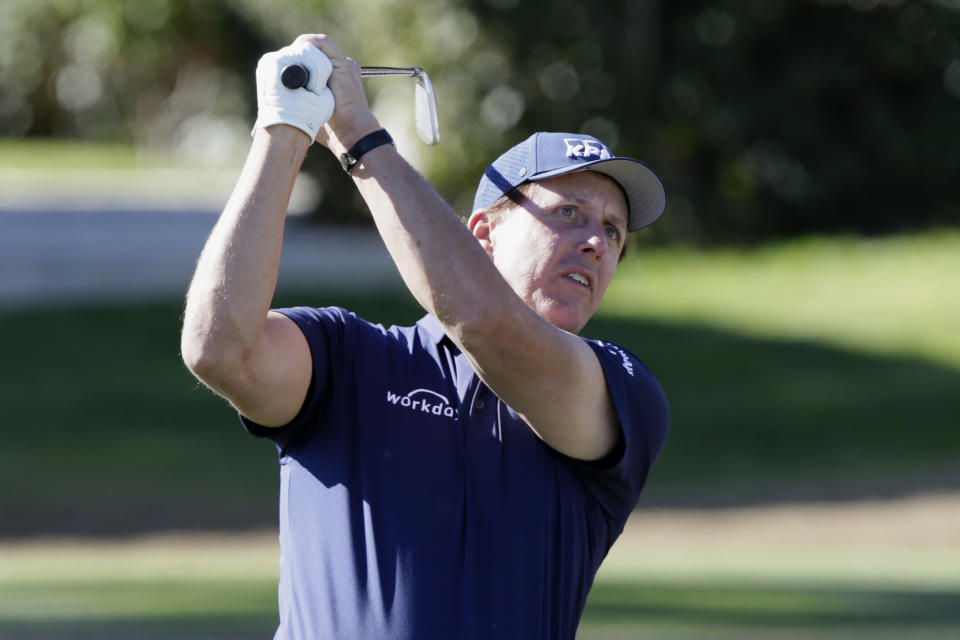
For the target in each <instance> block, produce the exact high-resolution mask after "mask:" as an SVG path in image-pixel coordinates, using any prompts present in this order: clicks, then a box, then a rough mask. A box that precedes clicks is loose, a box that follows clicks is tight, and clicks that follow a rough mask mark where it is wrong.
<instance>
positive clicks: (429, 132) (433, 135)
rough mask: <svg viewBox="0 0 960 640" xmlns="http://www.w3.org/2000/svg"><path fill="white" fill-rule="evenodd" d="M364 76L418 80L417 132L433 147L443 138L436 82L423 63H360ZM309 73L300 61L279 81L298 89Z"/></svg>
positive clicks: (304, 84) (415, 102)
mask: <svg viewBox="0 0 960 640" xmlns="http://www.w3.org/2000/svg"><path fill="white" fill-rule="evenodd" d="M360 75H361V76H362V77H364V78H389V77H405V78H413V79H414V80H416V83H417V84H416V86H415V87H414V91H413V114H414V121H415V122H416V125H417V134H418V135H419V136H420V139H421V140H423V144H425V145H427V146H428V147H432V146H433V145H435V144H437V142H439V141H440V127H439V123H438V121H437V101H436V98H435V97H434V95H433V85H432V84H431V83H430V77H429V76H427V72H426V71H424V70H423V69H421V68H420V67H409V68H397V67H361V68H360ZM309 79H310V73H309V72H308V71H307V70H306V69H305V68H304V67H303V66H301V65H299V64H291V65H287V66H286V67H284V68H283V70H282V71H281V72H280V81H281V82H282V83H283V86H285V87H286V88H288V89H299V88H300V87H304V86H306V84H307V81H308V80H309Z"/></svg>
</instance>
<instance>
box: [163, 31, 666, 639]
mask: <svg viewBox="0 0 960 640" xmlns="http://www.w3.org/2000/svg"><path fill="white" fill-rule="evenodd" d="M321 52H322V53H321ZM292 62H296V63H299V64H302V65H303V66H305V67H307V69H308V71H309V72H310V78H311V83H312V84H308V86H307V88H306V89H297V90H293V91H291V90H287V89H285V88H284V87H283V86H282V85H281V84H280V83H279V80H278V76H279V71H280V69H281V68H282V67H283V66H284V65H286V64H290V63H292ZM257 77H258V95H259V102H260V112H259V115H258V120H257V125H256V126H255V130H254V135H253V144H252V148H251V152H250V155H249V157H248V158H247V161H246V164H245V165H244V169H243V172H242V174H241V177H240V180H239V182H238V184H237V186H236V188H235V190H234V192H233V194H232V196H231V198H230V200H229V202H228V203H227V205H226V207H225V209H224V212H223V215H222V216H221V219H220V220H219V221H218V223H217V225H216V226H215V228H214V230H213V232H212V233H211V235H210V238H209V240H208V241H207V244H206V246H205V248H204V250H203V253H202V255H201V257H200V260H199V262H198V265H197V270H196V274H195V276H194V279H193V282H192V283H191V285H190V290H189V293H188V296H187V305H186V311H185V314H184V327H183V335H182V352H183V358H184V361H185V362H186V364H187V366H188V367H189V368H190V370H191V371H193V372H194V374H195V375H196V376H197V377H198V378H200V379H201V380H202V381H203V382H204V383H206V384H207V385H209V386H210V387H211V388H213V389H214V390H216V391H217V392H218V393H220V394H221V395H223V396H225V397H226V398H227V399H229V401H230V402H231V403H232V404H233V406H234V407H236V409H237V410H238V411H239V412H240V413H241V415H242V418H243V421H244V424H245V426H246V427H247V429H248V430H249V431H250V432H251V433H253V434H254V435H257V436H263V437H268V438H271V439H273V440H274V441H275V442H276V443H277V445H278V448H279V450H280V457H281V459H280V462H281V492H280V542H281V578H280V593H279V598H280V626H279V628H278V630H277V635H276V637H277V638H284V639H294V638H296V639H301V638H376V639H378V640H380V639H384V638H410V639H413V638H416V639H423V638H444V639H447V638H524V639H529V638H572V637H573V636H574V634H575V632H576V627H577V623H578V621H579V618H580V614H581V612H582V610H583V606H584V601H585V599H586V596H587V592H588V591H589V588H590V585H591V583H592V581H593V577H594V574H595V572H596V570H597V568H598V567H599V565H600V562H601V561H602V559H603V557H604V556H605V555H606V553H607V551H608V549H609V548H610V545H611V544H612V543H613V541H614V540H615V539H616V537H617V536H618V535H619V534H620V532H621V531H622V529H623V526H624V523H625V521H626V519H627V517H628V515H629V514H630V512H631V510H632V508H633V507H634V505H635V503H636V500H637V496H638V494H639V492H640V488H641V487H642V485H643V483H644V481H645V479H646V476H647V474H648V472H649V470H650V468H651V466H652V464H653V462H654V459H655V458H656V456H657V454H658V453H659V451H660V449H661V447H662V446H663V442H664V439H665V437H666V432H667V428H668V409H667V405H666V400H665V398H664V396H663V392H662V391H661V389H660V387H659V385H658V384H657V382H656V380H655V379H654V377H653V375H652V374H651V373H650V372H649V371H648V370H647V369H646V368H645V367H644V366H643V365H642V364H641V363H640V362H639V361H638V360H637V359H635V358H634V357H633V356H632V355H631V354H629V353H627V352H626V351H624V350H623V349H621V348H619V347H617V346H615V345H612V344H609V343H605V342H601V341H590V340H585V339H582V338H579V337H577V336H576V335H575V334H576V332H578V331H579V330H580V329H582V328H583V326H584V325H585V324H586V322H587V320H588V319H589V318H590V316H591V315H592V314H593V312H594V311H595V310H596V308H597V306H598V305H599V303H600V300H601V299H602V297H603V294H604V291H605V290H606V288H607V285H608V284H609V283H610V280H611V279H612V278H613V275H614V272H615V271H616V267H617V262H618V259H619V256H620V254H621V252H622V250H623V247H624V243H625V242H626V235H627V232H628V230H632V229H636V228H639V227H641V226H644V225H646V224H649V223H650V222H652V221H654V220H655V219H656V218H657V217H659V215H660V214H661V212H662V210H663V190H662V187H661V185H660V183H659V181H658V180H657V178H656V177H655V176H654V175H653V173H652V172H650V171H649V170H648V169H646V167H644V166H643V165H641V164H640V163H638V162H636V161H633V160H628V159H616V158H613V157H612V156H611V155H610V154H609V152H608V151H607V149H606V148H605V147H604V146H603V145H602V144H601V143H600V142H599V141H597V140H595V139H593V138H589V137H587V136H572V135H569V134H538V135H536V136H533V137H532V138H530V139H529V140H527V141H526V142H524V143H521V144H520V145H518V146H517V147H514V149H511V150H510V151H508V152H507V153H506V154H504V156H502V157H501V158H500V159H499V160H498V161H497V162H495V163H494V165H493V166H491V167H490V169H488V170H487V172H486V174H485V176H484V178H483V179H482V180H481V184H480V187H479V189H478V191H477V198H476V206H475V210H474V211H473V213H472V215H471V216H470V219H469V222H468V224H467V225H466V226H465V225H464V224H463V223H462V222H461V221H460V219H459V218H458V217H457V216H456V214H455V213H454V212H453V211H452V210H451V209H450V208H449V207H448V206H447V205H446V203H444V202H443V201H442V200H441V199H440V198H439V197H438V196H437V194H436V193H435V192H434V191H433V190H432V189H431V188H430V186H429V185H428V184H427V183H426V182H425V181H424V180H423V179H422V178H421V177H420V176H419V175H418V174H417V173H416V172H415V171H414V170H413V169H412V168H411V167H410V166H409V165H408V164H407V163H406V162H405V161H404V160H403V158H401V157H400V155H399V154H398V153H397V151H396V149H395V148H394V146H393V145H392V144H389V138H388V137H385V135H384V133H383V132H382V131H381V130H380V126H379V124H378V123H377V121H376V118H375V117H374V116H373V114H372V113H371V111H370V109H369V107H368V105H367V102H366V98H365V96H364V93H363V89H362V85H361V81H360V75H359V66H358V65H357V64H356V63H355V62H354V61H352V60H350V59H348V58H345V57H344V55H343V54H342V52H341V51H340V50H339V49H338V48H337V47H336V45H335V44H334V43H333V42H331V41H330V40H329V39H328V38H327V37H325V36H318V35H308V36H301V37H300V38H298V39H297V41H296V42H295V43H294V44H293V45H291V46H290V47H287V48H284V49H282V50H280V51H279V52H276V53H273V54H268V55H267V56H264V58H263V59H262V60H261V62H260V65H259V66H258V71H257ZM324 85H326V86H324ZM334 101H335V107H334ZM327 118H329V120H327ZM325 120H327V121H326V124H323V126H322V127H320V124H321V123H323V122H324V121H325ZM304 133H306V134H307V135H306V136H305V135H304ZM314 137H316V140H317V141H319V142H320V143H322V144H323V145H324V146H326V147H328V148H329V149H330V150H331V151H333V152H334V153H335V154H336V155H338V156H341V154H344V153H347V152H348V150H349V155H350V157H352V158H354V159H356V162H355V163H353V164H352V166H351V163H350V162H349V161H348V160H349V158H348V159H347V160H346V161H344V166H345V168H347V169H348V173H349V175H350V177H351V178H352V179H353V180H354V182H355V184H356V185H357V187H358V189H359V190H360V193H361V194H362V196H363V198H364V200H365V201H366V203H367V205H368V206H369V208H370V211H371V213H372V214H373V218H374V221H375V222H376V225H377V228H378V230H379V232H380V234H381V236H382V237H383V240H384V242H385V243H386V246H387V248H388V250H389V252H390V254H391V256H392V257H393V260H394V261H395V262H396V264H397V268H398V269H399V271H400V274H401V275H402V277H403V279H404V282H405V283H406V285H407V286H408V288H409V289H410V291H411V292H412V293H413V295H414V296H415V297H416V299H417V300H418V301H419V302H420V304H422V305H423V307H424V308H425V309H426V310H427V311H428V315H427V316H426V317H425V318H424V319H423V320H421V321H420V323H418V325H417V326H415V327H392V328H390V329H384V328H382V327H380V326H375V325H372V324H369V323H367V322H365V321H363V320H361V319H358V318H356V317H355V316H353V315H352V314H350V313H349V312H347V311H345V310H343V309H338V308H326V309H309V308H302V307H298V308H295V309H285V310H282V311H281V312H276V311H269V305H270V301H271V298H272V296H273V293H274V287H275V284H276V278H277V270H278V263H279V259H280V249H281V243H282V232H283V220H284V215H285V209H286V205H287V201H288V198H289V195H290V190H291V188H292V185H293V181H294V177H295V176H296V173H297V171H298V169H299V167H300V163H301V161H302V160H303V157H304V155H305V153H306V150H307V147H308V146H309V145H310V143H311V142H313V138H314ZM341 157H342V156H341ZM587 169H589V170H587ZM515 187H516V188H515ZM344 277H346V278H348V277H349V274H346V273H345V274H344Z"/></svg>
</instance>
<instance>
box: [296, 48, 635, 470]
mask: <svg viewBox="0 0 960 640" xmlns="http://www.w3.org/2000/svg"><path fill="white" fill-rule="evenodd" d="M311 42H313V44H314V45H315V46H317V47H318V48H319V49H320V50H321V51H323V52H324V53H325V54H326V55H327V57H328V58H330V61H331V63H332V66H333V73H332V75H331V78H330V82H329V86H330V88H331V90H332V91H333V93H334V95H335V97H336V102H337V107H336V110H335V111H334V115H333V117H332V118H331V119H330V121H329V122H328V123H327V124H326V125H325V127H324V132H323V133H321V136H319V138H318V139H319V140H320V141H321V142H322V143H324V144H325V146H327V147H329V148H330V150H331V151H333V153H334V154H336V155H338V156H339V155H340V153H342V152H343V151H344V150H346V149H348V148H350V147H351V146H352V145H353V144H354V143H356V141H357V140H359V139H361V138H362V137H363V136H365V135H367V134H369V133H372V132H373V131H376V130H377V129H379V128H380V126H379V123H378V122H377V120H376V118H375V117H374V116H373V114H372V113H371V112H370V110H369V107H367V103H366V99H365V98H364V97H363V88H362V85H361V80H360V73H359V65H357V64H356V62H354V61H352V60H349V59H347V58H345V57H344V55H343V53H342V52H341V51H340V50H339V48H337V46H336V45H335V44H334V43H333V42H332V41H330V40H329V39H328V38H326V37H325V36H313V37H312V39H311ZM324 134H325V136H326V137H324ZM351 177H352V178H353V180H354V182H355V184H356V185H357V188H358V189H359V191H360V193H361V195H362V196H363V199H364V200H365V202H366V203H367V206H368V207H369V209H370V211H371V213H372V215H373V219H374V221H375V223H376V225H377V229H378V230H379V232H380V235H381V236H382V238H383V240H384V243H385V244H386V247H387V250H388V251H389V252H390V255H391V257H392V258H393V260H394V262H395V263H396V265H397V268H398V270H399V272H400V275H401V277H402V278H403V280H404V282H405V283H406V285H407V287H408V288H409V289H410V291H411V293H412V294H413V295H414V297H415V298H416V299H417V300H418V302H420V304H421V305H423V307H424V308H425V309H426V310H427V311H429V312H430V313H432V314H433V315H434V316H436V318H437V319H438V320H439V321H440V323H441V325H442V326H443V327H444V329H445V330H446V332H447V335H448V336H450V338H451V339H452V340H453V341H454V342H455V343H456V344H457V346H458V347H460V349H461V350H462V351H463V352H464V353H465V354H466V355H467V357H468V358H469V359H470V361H471V363H472V365H473V366H474V368H475V369H476V371H477V373H478V374H479V375H480V377H481V378H482V379H483V381H484V382H485V383H486V384H487V385H488V386H489V387H490V388H491V389H492V390H493V391H494V392H495V393H496V394H497V395H498V396H499V397H501V398H502V399H503V400H504V401H505V402H507V404H509V405H510V406H511V407H513V408H514V409H515V410H516V411H517V412H519V413H520V414H521V415H522V416H523V417H524V419H525V420H526V422H527V424H529V425H530V427H531V428H532V429H534V431H535V432H536V433H537V434H538V435H539V436H540V437H541V438H542V439H543V440H544V441H545V442H546V443H547V444H548V445H550V446H551V447H552V448H554V449H556V450H558V451H560V452H561V453H563V454H565V455H568V456H570V457H573V458H578V459H582V460H596V459H599V458H602V457H603V456H605V455H606V454H607V453H609V452H610V451H611V450H612V449H613V448H614V447H615V446H616V445H617V444H618V442H619V440H620V438H621V437H622V435H621V432H620V427H619V424H618V421H617V417H616V414H615V412H614V409H613V404H612V402H611V399H610V396H609V392H608V390H607V387H606V384H605V380H604V375H603V371H602V369H601V367H600V363H599V362H598V360H597V357H596V355H595V354H594V353H593V351H592V349H591V348H590V347H589V346H588V345H587V344H586V343H584V341H583V340H581V339H580V338H578V337H577V336H575V335H573V334H570V333H568V332H566V331H563V330H561V329H559V328H557V327H555V326H553V325H552V324H550V323H549V322H547V321H546V320H544V319H542V318H540V317H539V316H538V315H537V314H536V313H534V312H533V310H531V309H530V308H529V307H528V306H527V305H526V304H525V303H524V302H523V300H521V299H520V297H519V296H517V294H516V293H514V291H513V289H511V287H510V285H509V284H507V282H506V281H505V280H504V278H503V276H501V275H500V272H499V271H498V270H497V268H496V267H495V266H494V264H493V262H492V261H491V260H490V258H489V257H488V255H487V254H486V252H485V251H484V250H483V248H482V247H481V246H480V244H479V243H478V241H477V239H476V238H475V237H474V236H473V234H472V233H471V232H470V230H469V229H467V227H466V226H465V225H464V224H463V223H462V221H461V220H460V218H459V217H458V216H457V214H456V213H455V212H454V211H453V210H452V209H451V208H450V207H449V206H448V205H447V203H446V202H444V201H443V199H442V198H440V196H439V195H438V194H437V193H436V191H434V189H433V188H432V187H431V186H430V185H429V184H428V183H427V182H426V181H425V180H424V179H423V178H422V177H421V176H420V174H419V173H417V172H416V171H415V170H414V169H413V168H412V167H411V166H410V165H409V164H408V163H407V162H406V161H405V160H404V159H403V158H402V157H401V156H400V155H399V153H398V152H397V150H396V149H395V148H394V147H393V145H383V146H380V147H377V148H375V149H373V150H372V151H369V152H367V153H366V154H365V155H364V156H363V157H362V158H361V160H360V162H359V163H358V164H357V165H356V166H355V167H354V168H353V170H352V172H351Z"/></svg>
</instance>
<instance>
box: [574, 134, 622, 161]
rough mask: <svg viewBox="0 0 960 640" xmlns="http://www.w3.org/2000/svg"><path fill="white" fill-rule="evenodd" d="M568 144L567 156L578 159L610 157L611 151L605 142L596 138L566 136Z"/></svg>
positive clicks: (604, 158)
mask: <svg viewBox="0 0 960 640" xmlns="http://www.w3.org/2000/svg"><path fill="white" fill-rule="evenodd" d="M563 141H564V143H566V145H567V157H568V158H575V159H577V160H606V159H607V158H610V157H611V156H610V152H609V151H607V148H606V147H605V146H603V144H601V143H599V142H597V141H596V140H588V139H585V138H564V139H563Z"/></svg>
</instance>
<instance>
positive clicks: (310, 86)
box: [253, 38, 335, 143]
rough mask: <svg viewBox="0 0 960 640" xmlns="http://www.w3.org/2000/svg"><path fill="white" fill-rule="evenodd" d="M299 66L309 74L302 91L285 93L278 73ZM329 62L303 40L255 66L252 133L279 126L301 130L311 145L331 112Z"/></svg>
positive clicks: (268, 56)
mask: <svg viewBox="0 0 960 640" xmlns="http://www.w3.org/2000/svg"><path fill="white" fill-rule="evenodd" d="M294 63H296V64H300V65H302V66H303V67H304V68H306V70H307V71H308V72H309V74H310V80H309V81H308V82H307V86H306V87H304V88H303V89H288V88H287V87H285V86H283V83H282V82H281V81H280V72H281V71H282V70H283V68H284V67H285V66H287V65H289V64H294ZM331 68H332V67H331V64H330V60H329V59H328V58H327V56H326V55H324V54H323V52H322V51H320V50H319V49H317V48H316V47H314V46H313V45H312V44H310V43H309V42H308V41H306V40H305V39H301V38H298V39H297V40H296V41H295V42H294V43H293V44H291V45H289V46H286V47H284V48H282V49H280V50H279V51H273V52H271V53H267V54H265V55H264V56H263V57H261V58H260V62H259V63H258V64H257V121H256V123H255V124H254V125H253V128H254V131H256V130H257V129H258V128H262V129H265V128H267V127H272V126H274V125H278V124H285V125H289V126H292V127H296V128H297V129H300V130H301V131H303V132H304V133H305V134H307V135H308V136H309V137H310V142H311V143H312V142H313V141H314V139H315V138H316V136H317V132H318V131H319V130H320V127H321V126H322V125H323V123H324V122H326V121H327V120H329V119H330V116H331V115H332V114H333V112H334V107H335V104H334V94H333V92H331V91H330V89H329V88H327V86H326V85H327V79H328V78H329V77H330V72H331Z"/></svg>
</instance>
